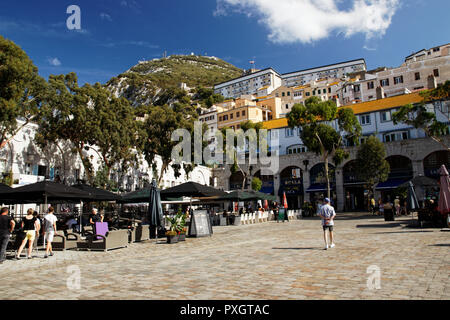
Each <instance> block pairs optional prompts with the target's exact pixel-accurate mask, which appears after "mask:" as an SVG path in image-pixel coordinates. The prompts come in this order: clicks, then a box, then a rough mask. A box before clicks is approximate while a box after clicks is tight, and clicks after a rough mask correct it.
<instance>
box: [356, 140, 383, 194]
mask: <svg viewBox="0 0 450 320" xmlns="http://www.w3.org/2000/svg"><path fill="white" fill-rule="evenodd" d="M389 172H390V167H389V162H387V161H386V147H385V145H384V144H383V143H382V142H381V141H380V140H379V139H378V138H377V137H375V136H370V137H369V138H367V140H366V141H365V142H364V143H363V144H361V146H360V147H359V148H358V152H357V155H356V174H357V176H358V178H359V179H361V180H362V181H365V182H366V183H367V185H368V186H369V188H370V190H371V191H372V192H373V194H375V186H376V185H377V184H378V183H380V182H384V181H386V180H387V178H388V175H389Z"/></svg>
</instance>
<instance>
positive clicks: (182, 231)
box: [178, 227, 187, 241]
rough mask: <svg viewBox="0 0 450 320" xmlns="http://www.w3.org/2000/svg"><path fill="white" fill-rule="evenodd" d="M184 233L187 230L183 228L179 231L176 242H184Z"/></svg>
mask: <svg viewBox="0 0 450 320" xmlns="http://www.w3.org/2000/svg"><path fill="white" fill-rule="evenodd" d="M186 231H187V228H186V227H183V230H181V231H180V234H179V235H178V241H186Z"/></svg>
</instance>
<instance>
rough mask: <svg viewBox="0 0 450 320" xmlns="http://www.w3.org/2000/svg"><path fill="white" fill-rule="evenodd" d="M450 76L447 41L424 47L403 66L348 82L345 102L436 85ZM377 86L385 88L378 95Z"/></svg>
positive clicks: (449, 55) (357, 101)
mask: <svg viewBox="0 0 450 320" xmlns="http://www.w3.org/2000/svg"><path fill="white" fill-rule="evenodd" d="M449 79H450V44H446V45H442V46H438V47H435V48H431V49H428V50H425V49H423V50H420V51H418V52H416V53H414V54H412V55H410V56H408V57H406V59H405V62H404V63H403V64H402V65H401V66H400V67H397V68H389V69H388V68H382V69H381V70H377V71H376V72H373V73H370V71H369V72H367V73H366V74H364V75H363V76H362V77H361V79H360V80H358V81H355V82H353V83H349V84H348V85H347V86H346V89H345V90H346V91H345V93H344V96H345V97H344V101H343V103H344V104H351V103H359V102H365V101H371V100H376V99H380V98H385V97H392V96H396V95H403V94H408V93H411V92H417V91H421V90H425V89H432V88H435V87H436V86H437V85H439V84H442V83H444V82H445V81H446V80H449ZM377 88H382V89H383V90H381V91H380V90H379V94H378V96H377ZM380 94H381V95H382V96H380Z"/></svg>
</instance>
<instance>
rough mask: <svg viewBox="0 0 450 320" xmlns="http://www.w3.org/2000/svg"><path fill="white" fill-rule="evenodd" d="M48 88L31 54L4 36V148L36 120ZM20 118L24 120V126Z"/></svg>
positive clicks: (0, 82) (0, 98)
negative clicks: (18, 120)
mask: <svg viewBox="0 0 450 320" xmlns="http://www.w3.org/2000/svg"><path fill="white" fill-rule="evenodd" d="M45 87H46V82H45V80H44V79H43V78H41V77H40V76H39V75H38V69H37V67H36V66H35V65H34V64H33V62H32V61H31V60H30V58H29V57H28V56H27V54H26V53H25V52H24V51H23V50H22V49H21V48H20V47H19V46H17V45H16V44H15V43H14V42H12V41H10V40H7V39H5V38H3V37H2V36H0V149H1V148H3V147H4V146H5V145H6V144H7V143H8V142H9V141H10V140H11V139H12V138H13V137H14V136H15V135H16V134H17V133H18V132H19V131H20V129H22V128H23V127H25V126H26V125H27V124H28V123H29V122H31V121H33V120H34V118H35V116H36V114H37V113H38V110H39V106H40V103H41V95H42V94H43V92H44V91H45ZM18 118H20V119H22V120H23V124H21V125H20V126H19V125H18V122H17V119H18Z"/></svg>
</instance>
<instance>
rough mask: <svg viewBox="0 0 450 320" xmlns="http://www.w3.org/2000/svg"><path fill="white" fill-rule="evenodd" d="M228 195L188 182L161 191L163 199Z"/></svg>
mask: <svg viewBox="0 0 450 320" xmlns="http://www.w3.org/2000/svg"><path fill="white" fill-rule="evenodd" d="M225 194H226V193H225V192H223V191H221V190H219V189H216V188H213V187H208V186H204V185H202V184H200V183H196V182H186V183H183V184H180V185H178V186H175V187H173V188H169V189H166V190H163V191H161V197H162V198H179V197H191V198H192V197H213V196H223V195H225Z"/></svg>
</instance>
